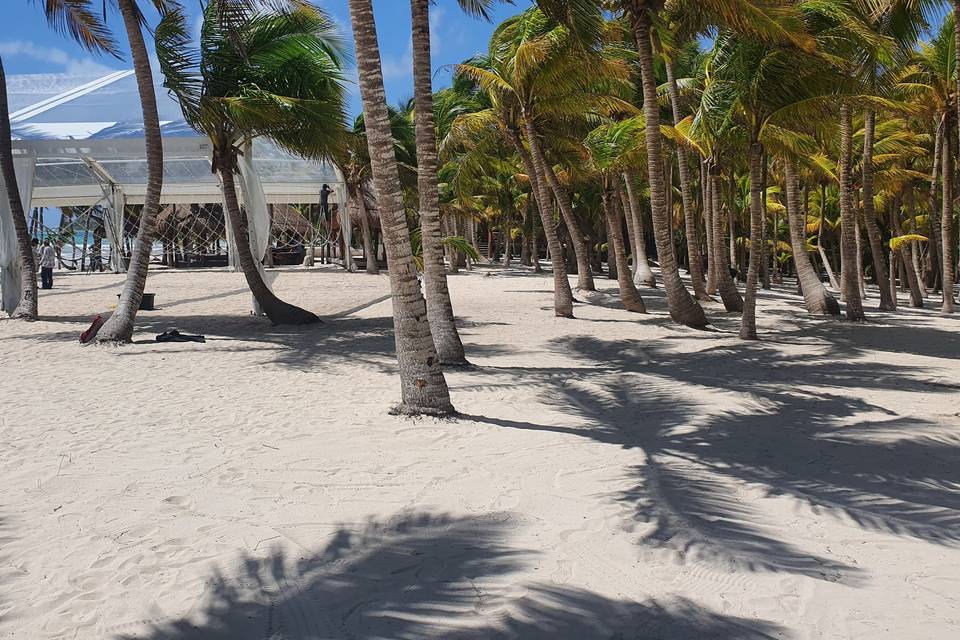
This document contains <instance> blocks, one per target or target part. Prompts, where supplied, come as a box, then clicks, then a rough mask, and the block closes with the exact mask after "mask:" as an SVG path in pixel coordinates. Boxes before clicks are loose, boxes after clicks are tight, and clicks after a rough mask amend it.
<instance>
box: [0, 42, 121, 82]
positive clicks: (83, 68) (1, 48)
mask: <svg viewBox="0 0 960 640" xmlns="http://www.w3.org/2000/svg"><path fill="white" fill-rule="evenodd" d="M0 55H4V56H8V57H11V58H12V57H16V56H21V57H24V58H30V59H32V60H39V61H41V62H48V63H50V64H51V65H54V66H57V67H60V69H59V71H63V72H65V73H70V74H98V73H101V74H104V75H106V74H108V73H110V72H112V71H115V69H112V68H110V67H108V66H107V65H105V64H101V63H99V62H97V61H96V60H94V59H93V58H74V57H73V56H71V55H70V54H68V53H67V52H66V51H64V50H62V49H57V48H56V47H44V46H39V45H37V44H35V43H33V42H30V41H28V40H4V41H0Z"/></svg>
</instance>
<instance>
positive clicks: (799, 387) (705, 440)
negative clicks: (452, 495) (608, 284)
mask: <svg viewBox="0 0 960 640" xmlns="http://www.w3.org/2000/svg"><path fill="white" fill-rule="evenodd" d="M554 346H555V348H556V349H558V350H562V351H563V352H564V353H567V354H571V353H572V354H573V355H574V356H575V357H576V358H577V359H578V360H580V361H583V363H584V364H585V363H586V362H590V363H596V365H597V366H596V368H595V369H592V370H591V369H590V368H589V367H584V366H578V367H567V368H559V369H555V370H553V371H545V372H536V371H530V370H524V371H522V372H519V371H517V372H510V371H507V370H501V371H500V372H499V373H500V374H502V375H508V376H510V375H515V376H516V377H520V376H523V377H525V378H528V379H529V378H530V377H532V376H533V377H536V380H537V381H538V382H539V383H541V384H542V385H543V386H544V387H545V391H544V392H543V393H542V394H541V397H542V398H543V400H544V402H546V403H547V404H553V405H555V406H556V407H557V408H558V409H559V412H560V413H562V414H565V415H570V414H573V415H575V416H577V417H578V420H576V421H574V423H571V424H569V425H566V424H561V425H554V424H536V423H529V422H519V421H509V420H502V419H497V418H489V417H485V416H468V417H472V418H474V419H476V420H479V421H484V422H488V423H491V424H497V425H500V426H503V427H509V428H520V429H534V430H543V431H552V432H561V433H569V434H572V435H576V436H579V437H586V438H591V439H593V440H596V441H598V442H602V443H606V444H614V445H618V446H620V447H625V448H638V449H641V450H642V451H643V452H644V454H645V455H646V462H645V464H643V465H640V466H635V467H634V468H631V469H629V470H628V472H627V476H628V477H627V481H628V482H629V483H631V484H632V486H631V487H630V488H628V489H626V490H623V491H621V492H620V493H618V494H617V498H618V499H619V500H621V501H622V502H624V504H626V505H628V506H629V507H630V509H631V510H632V512H633V518H635V519H636V520H637V521H639V522H643V523H647V525H649V529H646V530H645V531H644V538H643V539H644V543H645V544H647V545H652V546H654V547H657V548H666V549H670V550H672V551H674V552H675V553H677V554H678V555H679V556H680V557H681V558H684V559H689V560H694V559H696V560H706V561H709V562H711V563H713V564H719V565H721V566H724V567H726V568H732V569H744V570H750V571H775V572H790V573H797V574H801V575H807V576H810V577H814V578H819V579H825V580H834V581H835V580H842V581H844V582H846V583H857V582H859V581H861V580H862V579H863V578H864V575H863V573H862V572H861V571H860V570H858V569H856V568H855V567H851V566H848V565H845V564H843V563H840V562H837V561H834V560H831V559H828V558H823V557H818V556H816V555H813V554H810V553H808V552H806V551H804V550H802V549H798V548H796V547H794V546H792V545H789V544H787V543H786V542H784V541H783V540H782V537H783V536H782V534H781V533H780V532H779V531H778V530H777V529H776V528H775V527H774V526H773V523H770V524H767V523H764V522H763V516H762V514H761V513H759V512H757V511H755V510H754V509H753V508H751V507H750V506H749V504H748V502H747V501H745V500H743V498H742V494H743V492H744V491H748V492H759V493H760V494H766V495H777V494H788V495H791V496H793V497H796V498H799V499H801V500H804V501H806V502H807V503H808V504H810V505H811V506H812V507H813V508H814V509H817V510H820V511H826V512H829V513H833V514H835V515H838V516H842V517H844V518H847V519H849V520H850V521H852V522H854V523H856V524H857V525H858V526H860V527H863V528H864V529H868V530H872V531H883V532H888V533H894V534H897V535H904V536H912V537H916V538H920V539H923V540H927V541H931V542H936V543H940V544H951V545H953V544H958V543H960V492H958V491H957V487H958V486H960V440H958V439H957V438H956V437H950V436H947V435H944V434H943V433H942V432H940V433H938V432H937V430H936V428H935V427H936V425H934V424H932V423H930V422H929V421H926V420H923V419H919V418H915V417H910V416H900V415H896V412H893V411H891V410H889V409H886V408H884V407H882V406H878V405H876V404H871V403H869V402H867V401H866V400H864V399H863V398H861V397H857V395H856V394H857V393H858V392H859V390H861V389H864V388H866V389H873V390H881V391H883V390H890V391H898V392H905V393H910V394H928V393H931V392H942V391H946V389H939V388H937V387H935V386H931V383H930V380H929V379H928V377H927V376H925V371H924V370H923V369H922V368H918V367H910V366H903V365H900V366H888V365H884V366H883V369H882V371H881V370H880V369H879V367H878V365H876V364H874V363H869V362H855V361H851V360H850V359H849V358H845V357H844V358H837V357H836V354H835V353H831V352H830V351H829V350H828V352H827V355H823V356H818V355H815V354H806V353H805V354H801V355H796V356H793V355H787V354H784V353H783V352H782V351H780V350H777V349H776V348H775V347H772V346H769V345H763V344H737V345H734V346H727V345H722V346H712V347H707V348H705V349H702V350H700V351H697V352H693V353H683V352H678V351H675V350H673V349H671V348H670V347H669V346H664V344H663V343H659V344H651V343H637V342H634V341H625V340H622V341H611V340H601V339H598V338H593V337H571V338H564V339H559V340H556V341H555V342H554ZM574 371H578V372H579V374H576V373H574ZM823 389H829V390H830V392H829V393H827V392H823V391H821V390H823ZM845 390H850V393H849V394H844V393H843V392H844V391H845ZM711 393H715V394H731V393H732V394H735V395H736V396H737V399H738V401H739V404H740V405H741V407H743V406H744V405H746V406H745V408H739V409H736V410H721V409H719V408H713V407H711V404H710V402H711V398H710V396H709V394H711ZM877 414H879V415H881V416H882V418H881V419H879V420H877V419H875V418H874V419H871V417H872V416H875V415H877ZM864 416H867V417H864Z"/></svg>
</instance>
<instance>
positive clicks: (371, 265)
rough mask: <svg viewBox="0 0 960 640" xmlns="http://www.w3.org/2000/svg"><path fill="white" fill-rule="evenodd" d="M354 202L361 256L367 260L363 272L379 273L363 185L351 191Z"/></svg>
mask: <svg viewBox="0 0 960 640" xmlns="http://www.w3.org/2000/svg"><path fill="white" fill-rule="evenodd" d="M350 195H351V196H352V197H353V198H354V202H356V203H357V212H358V213H359V214H360V232H361V233H362V234H363V255H364V256H365V257H366V259H367V264H366V266H365V269H364V270H365V271H366V272H367V273H369V274H370V275H378V274H379V273H380V265H379V264H378V263H377V248H376V246H374V244H373V230H372V229H371V228H370V213H369V212H368V211H367V201H366V199H365V198H364V197H363V185H362V184H361V185H356V186H354V187H353V188H352V189H351V194H350Z"/></svg>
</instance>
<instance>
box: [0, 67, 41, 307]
mask: <svg viewBox="0 0 960 640" xmlns="http://www.w3.org/2000/svg"><path fill="white" fill-rule="evenodd" d="M0 175H2V177H3V183H4V186H5V188H6V194H5V195H6V198H7V201H8V202H9V203H10V213H11V215H12V216H13V229H14V232H15V233H16V236H17V255H18V260H19V265H20V301H19V302H18V303H17V306H16V308H14V309H13V311H12V312H11V313H10V316H11V317H13V318H22V319H24V320H36V319H37V313H38V310H37V266H36V262H35V261H34V257H33V249H32V248H31V247H30V231H29V229H28V228H27V216H26V214H25V213H24V211H23V201H22V200H21V199H20V186H19V184H18V183H17V174H16V171H14V165H13V143H12V141H11V138H10V105H9V103H8V101H7V75H6V72H5V71H4V69H3V59H2V58H0Z"/></svg>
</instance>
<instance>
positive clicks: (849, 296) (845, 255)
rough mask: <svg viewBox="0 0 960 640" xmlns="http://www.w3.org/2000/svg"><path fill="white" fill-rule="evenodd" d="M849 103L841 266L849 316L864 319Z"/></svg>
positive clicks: (843, 118) (843, 125)
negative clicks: (859, 277) (858, 259)
mask: <svg viewBox="0 0 960 640" xmlns="http://www.w3.org/2000/svg"><path fill="white" fill-rule="evenodd" d="M851 119H852V118H851V115H850V106H849V105H846V104H843V105H840V226H841V229H840V256H841V260H840V263H841V264H840V269H841V278H840V282H841V286H842V287H843V297H844V300H845V301H846V303H847V319H848V320H852V321H854V322H863V321H864V320H866V316H865V315H864V313H863V302H862V301H861V299H860V283H859V279H858V275H857V240H856V227H857V216H856V212H855V211H854V208H853V185H852V181H851V158H850V154H851V151H852V147H853V125H852V122H851Z"/></svg>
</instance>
